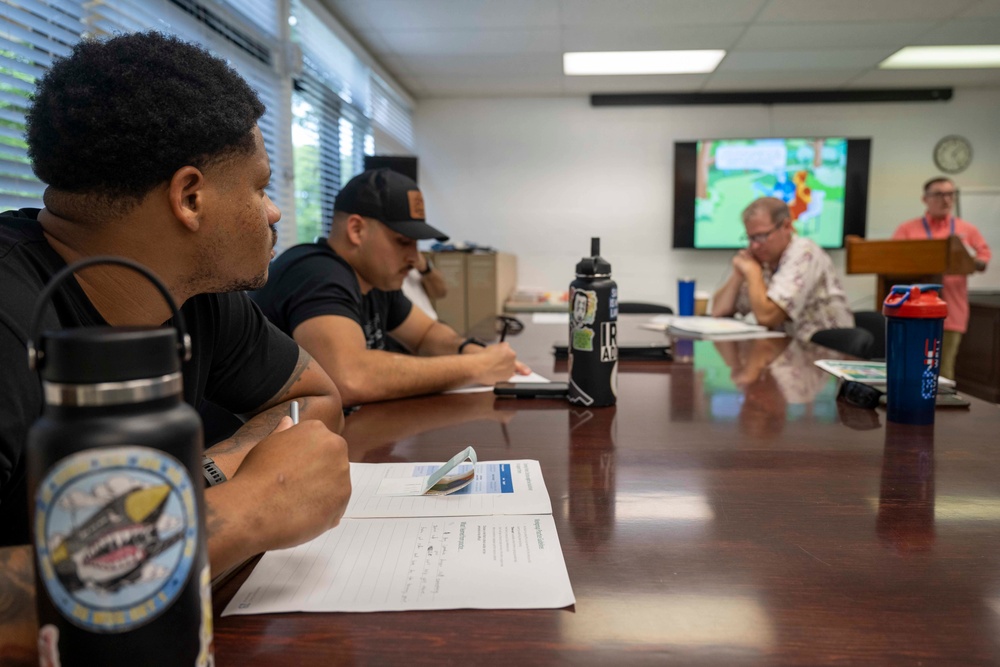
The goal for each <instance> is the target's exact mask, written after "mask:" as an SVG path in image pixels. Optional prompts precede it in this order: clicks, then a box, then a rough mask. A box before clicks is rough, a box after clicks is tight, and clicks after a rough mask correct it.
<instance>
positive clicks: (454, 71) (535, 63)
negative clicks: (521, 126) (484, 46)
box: [384, 53, 562, 79]
mask: <svg viewBox="0 0 1000 667" xmlns="http://www.w3.org/2000/svg"><path fill="white" fill-rule="evenodd" d="M384 62H385V65H386V66H387V67H389V68H393V67H397V66H402V67H405V68H406V69H408V70H409V71H410V72H412V73H413V74H414V75H415V76H417V77H419V78H421V79H427V78H429V77H443V76H448V75H456V76H457V77H459V78H460V77H462V76H476V75H482V76H486V77H489V76H498V75H499V76H509V77H517V76H524V77H526V78H527V77H531V76H562V57H561V56H560V55H559V54H557V53H540V54H533V53H522V54H498V55H481V54H469V55H465V56H462V57H461V58H456V57H454V56H450V55H414V56H391V57H387V58H385V59H384Z"/></svg>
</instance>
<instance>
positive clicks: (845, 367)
mask: <svg viewBox="0 0 1000 667" xmlns="http://www.w3.org/2000/svg"><path fill="white" fill-rule="evenodd" d="M814 363H815V364H816V365H817V366H819V367H820V368H822V369H823V370H824V371H826V372H827V373H830V374H831V375H835V376H836V377H839V378H841V379H844V380H851V381H852V382H861V383H863V384H869V385H871V386H873V387H876V388H878V389H882V390H883V391H884V390H885V387H886V384H887V383H888V378H887V377H886V374H885V362H884V361H844V360H842V359H820V360H819V361H816V362H814ZM938 385H939V386H942V387H954V386H955V381H954V380H952V379H950V378H946V377H939V378H938Z"/></svg>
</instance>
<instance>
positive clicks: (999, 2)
mask: <svg viewBox="0 0 1000 667" xmlns="http://www.w3.org/2000/svg"><path fill="white" fill-rule="evenodd" d="M959 16H962V17H966V18H974V17H975V18H992V19H1000V0H982V1H981V2H978V3H976V4H974V5H972V6H971V7H969V8H968V9H966V10H965V11H964V12H962V13H961V14H959Z"/></svg>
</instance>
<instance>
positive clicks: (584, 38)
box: [562, 24, 744, 51]
mask: <svg viewBox="0 0 1000 667" xmlns="http://www.w3.org/2000/svg"><path fill="white" fill-rule="evenodd" d="M743 30H744V26H742V25H726V24H721V25H712V26H706V25H691V26H665V27H651V26H642V27H622V28H616V29H614V30H608V29H607V28H605V27H596V26H570V27H567V28H564V29H563V35H562V46H563V49H564V50H566V51H661V50H662V51H669V50H674V49H728V48H730V47H731V46H733V44H735V43H736V40H738V39H739V37H740V35H741V34H743Z"/></svg>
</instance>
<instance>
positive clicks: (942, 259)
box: [844, 236, 976, 311]
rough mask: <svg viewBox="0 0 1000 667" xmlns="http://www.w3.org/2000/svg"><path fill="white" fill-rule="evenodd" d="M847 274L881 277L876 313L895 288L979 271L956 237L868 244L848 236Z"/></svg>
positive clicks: (877, 292)
mask: <svg viewBox="0 0 1000 667" xmlns="http://www.w3.org/2000/svg"><path fill="white" fill-rule="evenodd" d="M844 245H845V247H846V248H847V273H849V274H854V273H875V274H878V277H877V282H876V285H875V310H879V311H881V310H882V302H883V301H884V300H885V296H886V294H888V293H889V290H890V289H891V288H892V286H893V285H901V284H912V283H940V282H941V277H942V276H943V275H945V274H949V275H950V274H958V275H965V274H969V273H972V272H973V271H975V270H976V260H975V259H974V258H973V257H972V256H971V255H970V254H969V252H968V251H967V250H966V249H965V246H964V245H962V241H961V240H960V239H959V238H958V237H957V236H950V237H948V238H946V239H920V240H916V241H866V240H865V239H863V238H861V237H860V236H847V237H846V238H845V239H844Z"/></svg>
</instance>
